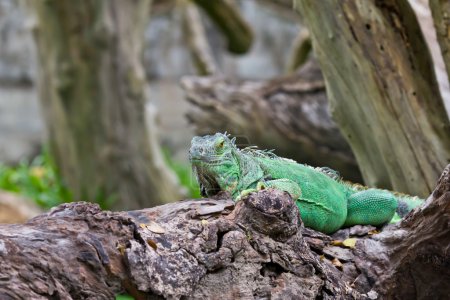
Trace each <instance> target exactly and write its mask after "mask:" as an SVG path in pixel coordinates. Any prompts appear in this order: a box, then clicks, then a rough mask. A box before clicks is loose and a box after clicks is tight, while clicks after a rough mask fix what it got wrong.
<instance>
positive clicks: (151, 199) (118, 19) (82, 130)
mask: <svg viewBox="0 0 450 300" xmlns="http://www.w3.org/2000/svg"><path fill="white" fill-rule="evenodd" d="M27 3H28V4H29V5H30V7H31V8H33V11H34V12H35V13H36V15H37V20H38V23H37V27H36V29H35V37H36V41H37V46H38V54H39V63H40V68H39V76H38V78H39V81H40V82H39V86H40V100H41V103H42V111H43V113H44V116H45V121H46V125H47V128H48V133H49V142H50V150H51V152H52V154H53V156H54V157H55V160H56V165H57V168H58V171H59V172H60V173H61V175H62V177H63V179H64V181H65V182H66V183H67V184H68V186H69V188H70V190H71V191H72V192H73V195H74V198H75V200H85V199H93V200H97V201H109V200H116V201H115V202H114V206H115V207H116V208H122V209H132V208H139V207H147V206H151V205H156V204H161V203H165V202H167V201H168V200H172V199H176V198H177V197H179V195H180V193H178V188H177V184H176V177H175V175H174V174H172V172H171V171H170V169H168V168H167V167H166V166H165V163H164V160H163V157H162V154H161V153H160V149H159V143H158V139H157V136H156V132H155V130H156V129H155V124H154V121H153V120H146V108H145V103H146V101H147V99H148V95H147V93H146V91H145V86H146V82H145V76H144V70H143V66H142V63H141V54H142V49H143V41H144V39H143V38H142V37H143V31H144V28H145V24H146V22H147V21H148V16H149V4H150V1H149V0H143V1H120V0H115V1H109V0H99V1H88V2H86V3H84V5H80V4H79V3H78V2H77V1H71V0H61V1H60V0H49V1H28V2H27ZM147 116H150V114H147ZM146 121H147V122H149V123H146ZM146 124H150V125H149V126H148V127H147V126H146ZM147 128H149V130H147ZM111 202H112V201H111Z"/></svg>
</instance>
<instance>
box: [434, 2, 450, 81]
mask: <svg viewBox="0 0 450 300" xmlns="http://www.w3.org/2000/svg"><path fill="white" fill-rule="evenodd" d="M429 5H430V9H431V13H432V15H433V21H434V27H435V28H436V36H437V40H438V42H439V46H440V47H441V52H442V57H443V58H444V63H445V68H446V69H447V75H448V76H449V77H450V1H448V0H430V2H429Z"/></svg>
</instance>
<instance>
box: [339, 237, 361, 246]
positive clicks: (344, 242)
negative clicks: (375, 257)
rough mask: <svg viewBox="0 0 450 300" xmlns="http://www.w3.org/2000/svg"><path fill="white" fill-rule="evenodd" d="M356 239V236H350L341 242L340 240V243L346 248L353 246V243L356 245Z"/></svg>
mask: <svg viewBox="0 0 450 300" xmlns="http://www.w3.org/2000/svg"><path fill="white" fill-rule="evenodd" d="M357 240H358V239H356V238H350V239H346V240H344V241H343V242H342V245H344V246H345V247H347V248H352V249H353V248H355V245H356V241H357Z"/></svg>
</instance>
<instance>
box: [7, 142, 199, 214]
mask: <svg viewBox="0 0 450 300" xmlns="http://www.w3.org/2000/svg"><path fill="white" fill-rule="evenodd" d="M164 154H165V158H166V161H167V164H168V165H169V167H170V168H171V169H173V170H174V171H175V173H176V174H177V176H178V178H179V181H180V183H181V185H183V186H184V187H185V188H186V189H187V191H188V196H189V197H191V198H200V197H201V196H200V189H199V187H198V184H197V181H196V180H195V178H193V176H192V171H191V167H190V166H189V165H188V164H186V163H181V162H178V161H176V160H174V159H173V158H172V157H171V155H170V153H169V151H167V150H164ZM0 189H2V190H6V191H10V192H14V193H19V194H21V195H23V196H25V197H27V198H29V199H31V200H33V201H34V202H36V204H38V205H39V206H40V207H42V208H44V209H49V208H51V207H53V206H56V205H59V204H61V203H66V202H71V201H73V197H72V194H71V193H70V191H69V190H68V188H67V187H66V186H65V185H64V183H63V181H62V179H61V178H60V177H59V176H58V174H57V172H56V168H55V166H54V163H53V161H52V159H51V156H50V154H49V152H48V151H47V150H46V149H44V151H43V152H42V153H41V154H40V155H38V156H37V157H36V158H34V159H33V160H32V161H31V162H28V161H25V160H24V161H22V162H20V163H19V164H18V165H17V166H14V167H10V166H6V165H4V164H1V163H0ZM94 201H95V202H96V203H98V204H99V205H100V207H102V208H103V209H108V208H109V207H111V204H112V203H113V202H114V199H113V197H106V196H105V194H104V193H100V192H99V193H98V196H97V197H96V198H95V199H94Z"/></svg>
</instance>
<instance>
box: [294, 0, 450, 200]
mask: <svg viewBox="0 0 450 300" xmlns="http://www.w3.org/2000/svg"><path fill="white" fill-rule="evenodd" d="M295 4H296V7H297V9H298V10H299V11H300V12H301V14H302V16H303V21H304V22H305V25H307V27H308V28H309V31H310V33H311V37H312V41H313V48H314V51H315V54H316V55H317V57H318V60H319V62H320V65H321V69H322V71H323V73H324V77H325V81H326V87H327V93H328V96H329V100H330V105H331V111H332V115H333V118H334V119H335V120H336V122H337V123H338V125H339V128H340V129H341V130H342V132H343V133H344V136H345V137H346V138H347V139H348V141H349V143H350V145H351V147H352V149H353V151H354V153H355V156H356V159H357V161H358V165H359V166H360V168H361V172H362V175H363V177H364V180H365V182H366V184H367V185H370V186H379V187H385V188H389V189H393V190H397V191H402V192H407V193H410V194H413V195H420V196H426V195H428V194H429V192H431V190H432V188H433V185H434V182H435V181H436V179H437V177H436V176H437V175H436V174H439V170H441V169H442V168H443V167H444V166H445V165H446V164H447V163H448V162H449V159H450V157H449V153H450V135H449V134H448V133H449V132H450V124H449V120H448V118H447V115H446V113H445V109H444V106H443V102H442V100H441V97H440V94H439V90H438V86H437V84H436V80H435V75H434V72H433V69H432V62H431V59H430V55H429V53H428V48H427V46H426V44H425V41H424V39H423V36H422V34H421V31H420V28H419V25H418V23H417V20H416V17H415V15H414V13H413V11H412V9H411V7H410V6H409V4H408V3H407V1H406V0H382V1H378V0H377V1H375V0H370V1H353V0H343V1H315V0H296V1H295Z"/></svg>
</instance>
